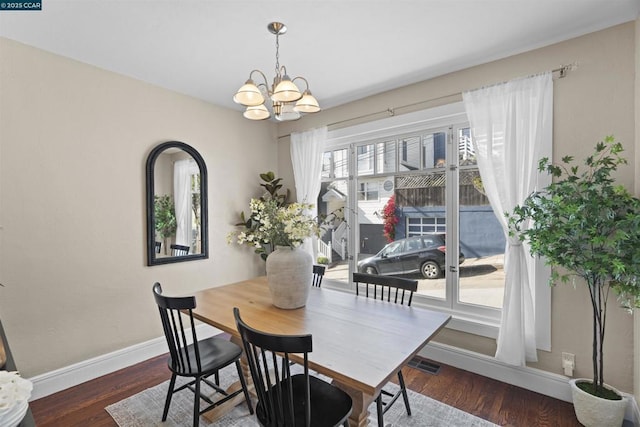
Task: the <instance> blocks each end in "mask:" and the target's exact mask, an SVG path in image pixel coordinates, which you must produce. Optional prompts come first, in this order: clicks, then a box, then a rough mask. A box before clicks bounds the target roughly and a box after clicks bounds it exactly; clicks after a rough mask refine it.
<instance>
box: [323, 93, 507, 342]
mask: <svg viewBox="0 0 640 427" xmlns="http://www.w3.org/2000/svg"><path fill="white" fill-rule="evenodd" d="M456 108H457V109H458V110H457V111H458V112H454V113H451V112H446V111H448V110H447V109H450V110H451V111H453V110H454V109H456ZM436 110H442V111H445V113H444V114H442V116H441V117H442V118H437V119H433V120H431V119H429V120H422V121H419V120H416V121H413V122H412V120H413V119H412V118H409V117H408V116H411V115H412V114H414V113H410V114H408V115H405V116H407V123H409V124H407V125H406V126H400V125H394V124H389V125H388V126H386V127H385V126H381V127H380V129H378V130H375V131H374V130H371V128H373V127H374V126H375V124H373V123H370V124H366V125H358V126H355V127H354V129H353V130H349V131H348V130H346V129H340V130H337V131H333V132H332V133H330V138H332V139H331V140H330V141H329V150H328V151H327V152H326V153H325V157H329V156H330V157H331V158H332V159H333V160H332V161H333V163H332V168H333V169H331V171H329V173H325V172H323V181H324V182H323V189H327V190H326V191H324V190H323V191H324V193H323V192H321V194H320V197H319V199H318V200H319V201H318V206H319V208H320V210H321V211H322V202H321V200H322V197H323V194H324V196H325V199H327V200H336V199H335V195H333V192H332V191H331V190H330V189H331V185H329V184H331V183H332V182H333V183H335V182H336V181H337V179H338V177H341V178H343V180H341V182H342V183H343V184H342V187H341V188H343V191H344V192H345V197H343V198H342V199H341V200H340V203H342V205H341V206H344V208H345V209H344V213H345V221H344V222H346V223H348V224H349V225H346V226H345V225H344V224H336V225H335V227H334V229H333V230H330V231H329V233H328V236H333V240H332V242H334V243H333V247H337V246H338V242H340V241H341V242H342V243H343V244H342V245H341V249H342V250H343V254H342V255H341V256H340V255H337V254H336V252H335V251H334V252H333V253H334V259H333V260H332V261H333V262H332V265H335V266H336V267H333V268H335V269H336V270H335V273H334V274H333V275H332V278H333V277H335V278H337V279H338V280H343V281H344V282H346V283H348V282H349V277H350V276H351V273H352V272H354V271H357V268H358V267H357V263H358V261H360V260H362V259H365V258H367V257H370V256H373V255H374V254H376V253H378V252H380V250H381V249H382V248H385V245H388V246H386V248H385V249H384V251H385V252H388V253H392V252H393V250H402V249H407V248H409V246H408V244H406V243H403V242H408V241H409V240H410V239H411V238H414V237H418V236H422V242H424V244H425V245H426V244H427V243H428V242H431V243H429V245H431V244H432V243H433V244H434V245H435V243H434V242H436V241H437V242H438V244H437V245H436V248H435V249H437V250H439V251H440V252H441V253H444V261H443V262H442V264H443V265H441V266H440V271H439V275H438V277H437V278H435V279H427V278H423V277H422V276H421V273H420V272H419V271H418V272H417V273H413V274H412V275H411V277H412V278H416V279H418V280H419V291H418V294H417V295H415V296H414V301H415V303H416V304H424V305H428V306H430V307H432V308H437V309H441V310H444V311H446V312H450V313H452V314H453V315H454V319H455V320H454V321H452V324H451V325H452V327H455V328H457V329H461V330H466V331H468V332H474V333H480V334H481V335H486V336H492V337H495V336H496V335H497V328H496V327H495V326H492V327H487V326H486V325H488V324H490V323H491V322H493V324H494V325H497V324H498V323H499V320H500V310H501V305H502V298H503V286H504V274H503V268H502V266H503V258H504V247H505V240H504V235H503V232H502V228H501V226H500V224H499V221H498V219H497V218H496V216H495V214H494V213H493V210H492V208H491V206H490V204H489V201H488V199H487V197H486V195H485V194H484V193H483V186H482V179H481V177H480V174H479V170H478V167H477V164H476V161H475V152H474V149H473V144H472V141H471V138H470V131H469V127H468V125H467V124H466V115H465V114H464V113H463V112H461V111H462V109H461V106H460V105H456V106H444V107H438V108H436V109H434V111H436ZM419 114H420V113H415V114H414V115H415V116H418V115H419ZM423 114H424V113H423ZM400 119H401V118H400V117H396V118H390V119H385V120H389V122H388V123H392V121H393V120H400ZM393 123H395V122H393ZM367 126H369V127H367ZM362 129H365V130H362ZM348 132H352V135H353V136H349V137H347V136H345V135H349V133H348ZM337 152H340V155H341V159H342V163H341V164H342V165H349V164H351V168H352V169H351V170H352V171H353V173H351V174H348V173H346V172H347V170H348V169H349V168H345V169H344V172H343V173H342V174H340V172H338V170H337V162H336V160H335V159H336V153H337ZM329 153H331V154H329ZM325 163H326V161H325ZM344 178H349V179H348V180H345V179H344ZM385 182H388V183H389V185H388V186H385V187H384V188H383V186H382V185H381V184H382V183H385ZM387 188H388V189H387ZM350 195H353V197H351V196H350ZM392 196H393V197H394V203H395V208H396V209H395V219H396V220H397V223H396V225H395V227H394V232H395V233H394V234H395V236H394V239H395V241H394V242H393V243H389V242H388V241H387V240H386V238H385V234H384V229H385V226H386V223H385V219H384V218H383V214H384V212H385V207H386V206H387V204H388V202H389V200H390V198H391V197H392ZM332 197H333V198H332ZM333 203H334V204H333V205H332V206H333V208H335V206H337V205H336V202H333ZM325 209H327V211H329V210H330V208H329V207H328V204H327V208H325ZM338 225H340V227H341V228H340V230H338V227H337V226H338ZM340 231H341V232H343V233H342V234H339V232H340ZM345 231H346V233H344V232H345ZM338 235H339V236H342V237H341V239H342V240H338V239H336V238H335V236H338ZM445 237H446V241H445ZM345 239H346V241H345ZM405 239H406V240H405ZM324 240H326V241H329V240H331V238H329V237H326V238H325V239H324ZM417 241H420V240H417ZM402 245H404V247H403V246H402ZM428 249H429V248H427V246H425V247H424V249H423V250H428ZM340 265H342V268H341V269H342V272H340V273H338V270H340ZM347 266H348V269H347V268H346V267H347ZM333 268H330V269H329V271H331V270H332V269H333ZM345 288H347V286H346V285H345ZM462 318H464V319H465V320H464V321H461V320H459V319H462ZM474 319H475V320H474ZM476 322H478V323H476ZM461 324H464V325H476V326H468V327H467V326H464V327H463V326H458V325H461ZM454 325H455V326H454ZM465 328H467V329H465Z"/></svg>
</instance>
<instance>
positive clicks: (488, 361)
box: [418, 342, 640, 426]
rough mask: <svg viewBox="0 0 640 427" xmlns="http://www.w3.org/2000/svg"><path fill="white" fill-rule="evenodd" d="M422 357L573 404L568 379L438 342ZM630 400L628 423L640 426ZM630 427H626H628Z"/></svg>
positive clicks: (633, 401) (635, 406)
mask: <svg viewBox="0 0 640 427" xmlns="http://www.w3.org/2000/svg"><path fill="white" fill-rule="evenodd" d="M418 354H419V355H420V356H422V357H426V358H428V359H431V360H434V361H436V362H440V363H444V364H446V365H450V366H454V367H456V368H459V369H464V370H465V371H469V372H473V373H476V374H478V375H482V376H485V377H489V378H493V379H495V380H498V381H501V382H504V383H507V384H511V385H514V386H517V387H521V388H524V389H526V390H531V391H534V392H536V393H540V394H543V395H546V396H550V397H553V398H556V399H560V400H564V401H566V402H572V400H573V399H572V398H571V387H570V386H569V377H566V376H564V375H559V374H554V373H552V372H547V371H542V370H540V369H535V368H529V367H526V366H525V367H520V366H511V365H507V364H505V363H502V362H500V361H498V360H496V359H495V358H494V357H491V356H487V355H485V354H480V353H475V352H472V351H468V350H464V349H461V348H458V347H453V346H449V345H446V344H441V343H437V342H431V343H429V344H427V345H426V346H425V347H424V348H423V349H422V350H420V352H419V353H418ZM625 395H626V397H627V399H628V400H629V405H628V406H627V412H626V414H625V420H627V421H629V422H631V423H632V424H631V425H633V426H640V409H639V408H638V403H637V401H636V399H635V398H634V397H633V396H632V395H629V394H626V393H625ZM627 425H628V424H625V426H627Z"/></svg>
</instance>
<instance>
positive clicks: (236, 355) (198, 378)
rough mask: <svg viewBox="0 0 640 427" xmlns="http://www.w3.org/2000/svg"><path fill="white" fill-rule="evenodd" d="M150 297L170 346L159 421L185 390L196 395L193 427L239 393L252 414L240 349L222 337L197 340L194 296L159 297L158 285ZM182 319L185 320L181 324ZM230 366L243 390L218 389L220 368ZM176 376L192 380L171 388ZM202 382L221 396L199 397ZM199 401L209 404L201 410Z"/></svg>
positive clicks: (202, 395)
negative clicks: (166, 380)
mask: <svg viewBox="0 0 640 427" xmlns="http://www.w3.org/2000/svg"><path fill="white" fill-rule="evenodd" d="M153 296H154V297H155V300H156V304H157V305H158V310H159V311H160V318H161V319H162V328H163V329H164V335H165V338H166V340H167V345H168V346H169V362H168V366H169V370H170V371H171V381H170V382H169V389H168V390H167V398H166V401H165V404H164V411H163V413H162V421H166V419H167V414H168V413H169V405H170V404H171V397H172V396H173V394H174V393H176V392H178V391H180V390H183V389H185V388H188V389H190V390H191V391H193V392H194V394H195V396H194V402H193V425H194V427H197V426H198V424H199V422H200V415H201V414H203V413H205V412H207V411H209V410H211V409H213V408H215V407H216V406H218V405H221V404H222V403H224V402H226V401H228V400H230V399H233V398H234V397H235V396H237V395H238V394H240V393H244V398H245V400H246V402H247V406H248V407H249V412H250V413H251V414H253V407H252V406H251V400H250V399H249V393H248V391H247V384H246V382H245V379H244V375H243V374H242V368H241V366H240V356H241V355H242V348H240V346H238V345H236V344H234V343H232V342H231V341H228V340H226V339H223V338H217V337H211V338H207V339H203V340H198V337H197V336H196V328H195V323H194V319H193V313H192V310H193V309H194V308H195V307H196V299H195V297H193V296H188V297H167V296H164V295H162V287H161V286H160V283H155V284H154V285H153ZM183 317H185V318H186V319H188V321H183ZM189 328H190V329H189ZM189 340H192V344H188V341H189ZM233 363H235V365H236V369H237V371H238V377H239V378H240V383H241V385H242V387H241V388H240V389H238V390H236V391H234V392H232V393H228V392H227V391H225V390H223V389H222V388H221V387H220V383H219V376H218V373H219V371H220V369H222V368H225V367H227V366H229V365H231V364H233ZM211 375H214V381H210V380H209V379H208V378H209V377H210V376H211ZM177 377H191V378H193V381H190V382H188V383H187V384H184V385H182V386H179V387H176V388H174V387H175V386H176V378H177ZM202 382H204V383H206V384H207V385H208V386H209V387H211V388H212V389H213V390H215V391H216V392H217V393H219V394H220V395H221V397H220V398H219V399H218V400H215V401H214V400H212V399H211V398H210V397H209V396H206V395H204V394H202V393H201V391H200V390H201V387H200V386H201V383H202ZM200 399H202V400H204V401H205V402H207V403H208V406H207V407H206V408H204V409H202V410H200Z"/></svg>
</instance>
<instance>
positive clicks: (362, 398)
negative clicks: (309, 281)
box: [193, 276, 450, 426]
mask: <svg viewBox="0 0 640 427" xmlns="http://www.w3.org/2000/svg"><path fill="white" fill-rule="evenodd" d="M325 280H328V279H325ZM324 284H325V283H324V282H323V285H324ZM336 285H337V286H343V287H345V286H349V285H347V284H344V283H336ZM195 297H196V308H195V309H194V310H193V315H194V317H195V318H197V319H199V320H201V321H202V322H204V323H207V324H209V325H211V326H214V327H215V328H218V329H220V330H222V331H224V332H227V333H229V334H230V335H231V337H232V338H231V339H232V340H234V341H236V342H238V343H239V342H240V337H239V334H238V331H237V329H236V323H235V319H234V316H233V308H234V307H238V308H239V309H240V315H241V316H242V319H243V320H244V321H245V322H246V323H247V324H248V325H250V326H252V327H254V328H256V329H259V330H262V331H265V332H269V333H274V334H285V335H289V334H312V336H313V351H312V352H311V353H310V354H309V368H310V369H313V370H314V371H316V372H318V373H319V374H323V375H326V376H327V377H330V378H331V379H332V383H333V384H334V385H336V386H337V387H340V388H341V389H343V390H344V391H346V392H347V393H348V394H349V395H350V396H351V398H352V399H353V412H352V414H351V416H350V417H349V425H350V426H365V425H367V424H368V422H369V420H368V418H369V411H368V407H369V404H370V403H371V402H372V401H373V400H374V398H375V397H376V396H377V395H378V393H379V392H380V390H381V389H382V387H383V386H384V385H385V384H386V383H387V382H388V381H389V380H391V379H393V378H394V376H395V375H396V373H397V371H398V370H399V369H400V368H401V367H402V366H404V365H405V364H406V363H407V362H408V361H409V360H411V359H412V358H413V357H414V356H415V355H416V354H417V353H418V351H420V349H421V348H422V347H423V346H424V345H425V344H426V343H427V342H428V341H429V340H430V339H431V338H432V337H433V336H435V335H436V334H437V333H438V332H439V331H440V330H441V329H442V328H443V327H444V326H445V325H446V324H447V322H448V321H449V319H450V316H449V315H447V314H444V313H439V312H436V311H431V310H427V309H424V308H421V307H415V305H414V306H411V307H408V306H406V305H400V304H394V303H392V302H386V301H380V300H374V299H372V298H365V297H363V296H356V295H355V293H351V292H344V291H339V290H333V289H327V288H320V287H312V288H311V290H310V293H309V298H308V300H307V304H306V306H305V307H302V308H299V309H295V310H283V309H280V308H276V307H275V306H274V305H273V304H272V303H271V295H270V293H269V287H268V284H267V278H266V277H264V276H263V277H257V278H253V279H249V280H244V281H241V282H237V283H233V284H229V285H225V286H219V287H215V288H210V289H205V290H202V291H199V292H196V293H195ZM294 361H295V358H294ZM244 372H245V375H246V376H247V377H249V373H248V368H246V366H245V371H244ZM248 379H250V378H248ZM240 401H241V400H240Z"/></svg>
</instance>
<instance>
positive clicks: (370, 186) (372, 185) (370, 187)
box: [358, 182, 378, 200]
mask: <svg viewBox="0 0 640 427" xmlns="http://www.w3.org/2000/svg"><path fill="white" fill-rule="evenodd" d="M358 200H378V183H377V182H361V183H360V184H359V188H358Z"/></svg>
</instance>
